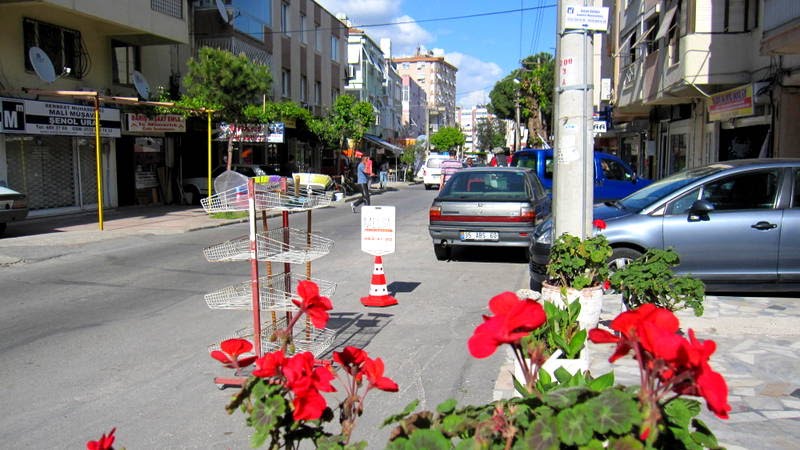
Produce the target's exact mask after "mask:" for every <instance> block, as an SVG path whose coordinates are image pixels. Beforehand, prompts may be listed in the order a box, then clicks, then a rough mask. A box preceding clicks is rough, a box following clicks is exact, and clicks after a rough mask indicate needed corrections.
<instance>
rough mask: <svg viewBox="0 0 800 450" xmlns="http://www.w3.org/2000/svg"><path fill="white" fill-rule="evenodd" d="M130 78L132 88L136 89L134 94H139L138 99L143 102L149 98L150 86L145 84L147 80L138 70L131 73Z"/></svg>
mask: <svg viewBox="0 0 800 450" xmlns="http://www.w3.org/2000/svg"><path fill="white" fill-rule="evenodd" d="M131 78H132V79H133V86H134V87H135V88H136V92H138V93H139V97H141V98H143V99H145V100H147V99H148V98H150V85H149V84H148V83H147V78H145V77H144V75H142V73H141V72H139V71H138V70H134V71H133V72H131Z"/></svg>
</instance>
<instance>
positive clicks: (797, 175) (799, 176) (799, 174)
mask: <svg viewBox="0 0 800 450" xmlns="http://www.w3.org/2000/svg"><path fill="white" fill-rule="evenodd" d="M791 207H792V208H800V169H797V170H795V171H794V196H793V199H792V206H791Z"/></svg>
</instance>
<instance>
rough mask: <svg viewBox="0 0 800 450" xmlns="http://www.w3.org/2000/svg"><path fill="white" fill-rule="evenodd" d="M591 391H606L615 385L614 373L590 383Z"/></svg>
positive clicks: (604, 375) (601, 376)
mask: <svg viewBox="0 0 800 450" xmlns="http://www.w3.org/2000/svg"><path fill="white" fill-rule="evenodd" d="M588 385H589V389H591V390H593V391H597V392H600V391H604V390H606V389H608V388H610V387H611V386H613V385H614V372H608V373H606V374H603V375H600V376H599V377H597V378H595V379H593V380H591V381H589V383H588Z"/></svg>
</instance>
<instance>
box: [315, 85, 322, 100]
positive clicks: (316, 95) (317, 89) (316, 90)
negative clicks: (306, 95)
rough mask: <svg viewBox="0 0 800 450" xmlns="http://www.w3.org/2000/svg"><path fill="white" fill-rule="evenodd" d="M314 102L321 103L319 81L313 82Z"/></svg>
mask: <svg viewBox="0 0 800 450" xmlns="http://www.w3.org/2000/svg"><path fill="white" fill-rule="evenodd" d="M314 104H315V105H320V104H322V83H320V82H319V81H315V82H314Z"/></svg>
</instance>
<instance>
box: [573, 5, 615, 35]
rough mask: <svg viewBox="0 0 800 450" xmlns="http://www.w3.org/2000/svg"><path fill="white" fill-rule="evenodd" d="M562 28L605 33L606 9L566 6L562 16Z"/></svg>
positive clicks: (606, 26)
mask: <svg viewBox="0 0 800 450" xmlns="http://www.w3.org/2000/svg"><path fill="white" fill-rule="evenodd" d="M564 28H565V29H570V28H573V29H574V28H577V29H586V30H594V31H607V30H608V8H607V7H605V6H601V7H594V6H568V7H567V9H566V12H565V14H564Z"/></svg>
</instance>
